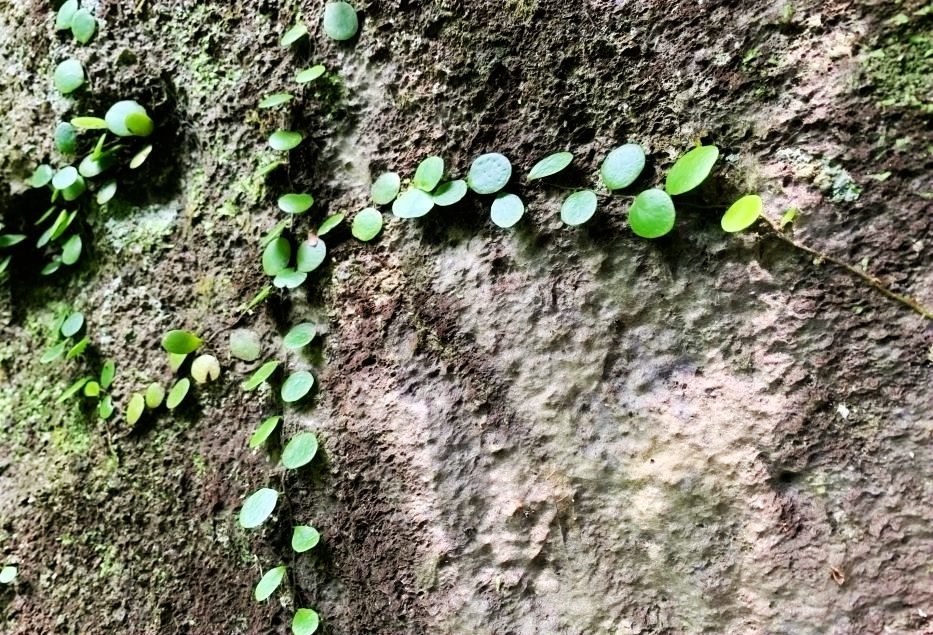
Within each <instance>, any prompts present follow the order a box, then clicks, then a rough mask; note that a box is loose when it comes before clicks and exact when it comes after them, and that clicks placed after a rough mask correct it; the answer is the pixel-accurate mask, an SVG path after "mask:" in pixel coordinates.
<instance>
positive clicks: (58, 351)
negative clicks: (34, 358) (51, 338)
mask: <svg viewBox="0 0 933 635" xmlns="http://www.w3.org/2000/svg"><path fill="white" fill-rule="evenodd" d="M66 345H67V342H59V343H58V344H56V345H55V346H51V347H49V348H47V349H46V350H45V352H44V353H42V357H40V358H39V363H40V364H48V363H49V362H52V361H55V360H56V359H58V358H59V357H61V356H62V355H64V353H65V346H66Z"/></svg>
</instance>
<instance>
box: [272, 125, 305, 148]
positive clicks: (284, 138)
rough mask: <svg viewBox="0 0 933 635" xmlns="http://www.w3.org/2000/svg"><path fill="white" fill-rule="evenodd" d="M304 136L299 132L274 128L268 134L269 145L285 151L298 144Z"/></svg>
mask: <svg viewBox="0 0 933 635" xmlns="http://www.w3.org/2000/svg"><path fill="white" fill-rule="evenodd" d="M302 139H304V137H303V136H302V135H301V133H300V132H292V131H290V130H276V131H275V132H273V133H272V134H271V135H270V136H269V147H271V148H272V149H273V150H278V151H280V152H287V151H289V150H291V149H292V148H295V147H297V146H298V144H299V143H301V141H302Z"/></svg>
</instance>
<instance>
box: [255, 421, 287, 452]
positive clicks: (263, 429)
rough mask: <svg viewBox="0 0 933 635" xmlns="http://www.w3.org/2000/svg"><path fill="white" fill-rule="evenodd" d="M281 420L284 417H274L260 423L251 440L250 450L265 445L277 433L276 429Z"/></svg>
mask: <svg viewBox="0 0 933 635" xmlns="http://www.w3.org/2000/svg"><path fill="white" fill-rule="evenodd" d="M281 420H282V417H280V416H278V415H274V416H272V417H269V418H268V419H266V420H265V421H263V422H262V423H260V424H259V427H258V428H256V431H255V432H253V436H251V437H250V439H249V448H250V449H251V450H255V449H256V448H258V447H259V446H260V445H262V444H263V443H265V442H266V440H267V439H268V438H269V437H270V436H271V435H272V433H273V432H275V429H276V427H277V426H278V425H279V421H281Z"/></svg>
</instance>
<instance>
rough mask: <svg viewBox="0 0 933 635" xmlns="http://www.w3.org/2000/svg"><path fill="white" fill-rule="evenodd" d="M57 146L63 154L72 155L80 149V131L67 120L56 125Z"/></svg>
mask: <svg viewBox="0 0 933 635" xmlns="http://www.w3.org/2000/svg"><path fill="white" fill-rule="evenodd" d="M55 147H56V148H58V151H59V152H61V153H62V154H68V155H72V154H74V153H75V152H77V151H78V133H77V131H76V130H75V127H74V126H72V125H71V124H70V123H68V122H67V121H62V122H61V123H59V124H58V125H57V126H55Z"/></svg>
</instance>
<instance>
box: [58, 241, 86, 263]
mask: <svg viewBox="0 0 933 635" xmlns="http://www.w3.org/2000/svg"><path fill="white" fill-rule="evenodd" d="M82 246H83V243H82V242H81V237H80V236H78V235H77V234H75V235H74V236H72V237H71V238H69V239H68V240H66V241H65V244H64V245H62V264H63V265H69V266H70V265H73V264H74V263H76V262H78V258H80V257H81V248H82Z"/></svg>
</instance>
